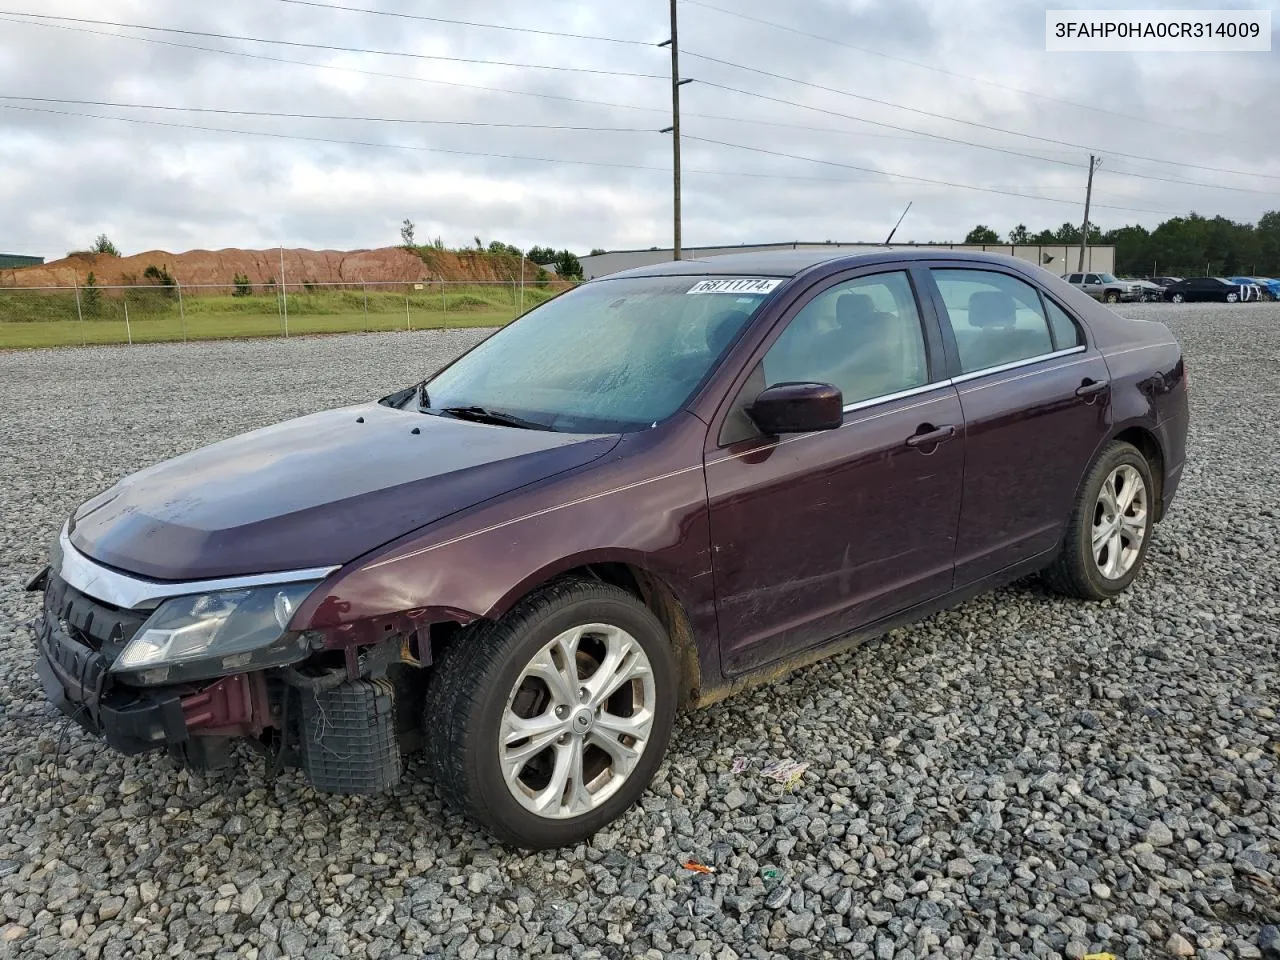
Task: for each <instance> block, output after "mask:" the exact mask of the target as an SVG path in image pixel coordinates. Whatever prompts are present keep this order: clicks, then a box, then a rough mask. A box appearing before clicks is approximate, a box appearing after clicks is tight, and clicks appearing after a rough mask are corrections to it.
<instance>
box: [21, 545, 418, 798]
mask: <svg viewBox="0 0 1280 960" xmlns="http://www.w3.org/2000/svg"><path fill="white" fill-rule="evenodd" d="M51 559H52V564H51V566H50V567H49V568H48V569H46V570H45V571H43V572H42V573H41V574H40V575H39V576H37V577H36V578H35V579H34V580H33V581H32V582H31V584H29V586H28V589H31V590H43V592H44V603H43V607H42V612H41V616H40V617H38V618H37V619H36V620H35V621H34V622H33V625H32V629H33V633H34V641H35V646H36V651H37V657H36V670H37V673H38V675H39V677H40V680H41V683H42V685H43V687H44V690H45V694H46V696H47V697H48V698H49V700H50V701H51V702H52V703H54V704H55V705H56V706H57V707H58V708H59V709H60V710H61V711H62V712H63V713H64V714H65V715H67V716H68V717H70V718H71V719H73V720H75V721H76V722H77V723H78V724H79V725H80V726H82V727H83V728H84V729H85V730H87V731H88V732H90V733H92V734H94V735H95V736H98V737H101V738H102V739H103V740H104V741H105V742H106V743H107V744H108V745H109V746H111V747H112V748H114V749H116V750H118V751H120V752H122V753H125V754H137V753H142V752H146V751H150V750H158V749H167V750H168V751H169V753H170V754H171V755H172V756H174V757H175V758H176V759H178V760H179V761H180V762H182V763H183V764H184V765H187V766H190V767H193V768H197V769H217V768H219V767H222V766H225V765H227V764H228V763H229V761H230V747H231V744H232V743H233V742H234V741H236V740H245V741H247V742H249V743H250V744H252V745H254V746H256V747H258V748H259V749H260V750H261V751H262V752H263V753H264V754H265V755H266V757H267V764H268V768H269V769H271V770H274V769H278V768H279V767H281V766H284V765H298V766H301V767H302V769H303V771H304V772H305V773H306V774H307V776H308V778H309V779H310V780H311V782H312V784H313V785H314V786H315V787H316V788H317V789H320V790H325V791H329V792H335V793H375V792H379V791H382V790H386V789H389V788H391V787H394V786H395V785H396V784H397V783H398V782H399V778H400V773H401V753H402V751H407V750H410V749H414V748H416V747H417V746H418V745H419V739H420V735H419V722H418V718H419V716H420V711H421V689H422V683H421V682H420V680H421V678H420V677H415V674H417V673H418V671H419V670H420V669H421V668H422V667H423V666H426V665H427V664H429V663H430V644H429V642H427V637H426V634H427V627H426V626H425V625H421V626H420V624H419V622H418V621H417V620H415V619H412V618H406V617H400V618H397V621H399V620H403V621H404V623H400V622H396V623H394V624H393V623H391V622H388V623H386V624H378V625H370V626H369V628H368V629H364V630H347V631H344V632H342V633H340V634H334V635H329V634H326V633H321V632H315V631H305V630H304V631H299V630H294V629H290V621H291V619H292V617H293V613H294V611H296V609H297V607H298V604H299V603H300V602H301V600H302V599H304V598H305V597H306V596H307V595H309V594H310V593H311V592H312V591H313V590H314V589H315V588H316V586H317V585H318V583H319V582H320V580H321V579H323V577H324V576H325V575H327V574H328V573H330V572H331V570H310V571H298V572H296V573H292V574H279V575H274V576H272V575H268V576H263V577H242V578H238V579H237V580H235V581H234V582H233V581H205V582H202V583H190V584H181V583H164V582H158V581H146V580H140V579H138V578H134V577H130V576H128V575H125V574H122V573H119V572H118V571H114V570H111V569H110V568H107V567H103V566H101V565H99V564H96V563H94V562H93V561H92V560H90V559H89V558H87V557H85V556H84V555H83V554H80V553H79V552H78V551H76V550H75V548H74V547H72V546H71V544H70V542H69V540H68V539H67V537H66V532H65V531H64V532H63V534H62V536H61V537H60V538H59V543H58V545H57V548H56V549H55V551H54V556H53V557H52V558H51ZM397 628H401V629H397ZM405 628H407V629H405ZM415 679H416V680H417V681H418V682H415Z"/></svg>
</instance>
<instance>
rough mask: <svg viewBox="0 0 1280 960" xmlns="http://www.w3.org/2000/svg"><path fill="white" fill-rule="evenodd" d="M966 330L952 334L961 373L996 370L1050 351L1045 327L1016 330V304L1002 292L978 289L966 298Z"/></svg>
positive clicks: (1051, 349)
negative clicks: (1003, 365)
mask: <svg viewBox="0 0 1280 960" xmlns="http://www.w3.org/2000/svg"><path fill="white" fill-rule="evenodd" d="M969 328H970V331H973V330H976V331H977V334H976V335H975V334H973V333H972V332H970V333H968V334H964V333H962V332H961V331H959V330H957V331H956V345H957V347H958V348H959V350H960V360H961V363H962V364H963V366H964V369H965V370H981V369H984V368H986V367H998V366H1000V365H1001V364H1005V363H1013V362H1014V361H1017V360H1024V359H1026V358H1028V357H1034V356H1037V355H1038V354H1042V353H1051V352H1052V351H1053V342H1052V341H1051V340H1050V339H1049V330H1048V327H1047V326H1040V327H1038V328H1027V329H1019V328H1018V305H1017V302H1016V301H1015V300H1014V299H1013V297H1012V296H1011V295H1010V294H1008V293H1005V292H1004V291H1003V290H980V291H978V292H977V293H974V294H972V295H971V296H970V297H969Z"/></svg>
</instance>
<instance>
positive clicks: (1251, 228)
mask: <svg viewBox="0 0 1280 960" xmlns="http://www.w3.org/2000/svg"><path fill="white" fill-rule="evenodd" d="M964 242H965V243H1027V244H1033V243H1038V244H1067V245H1077V244H1079V243H1080V227H1079V226H1078V225H1076V224H1072V223H1064V224H1062V226H1060V227H1058V228H1057V229H1056V230H1041V231H1040V232H1039V233H1032V232H1031V231H1030V230H1028V229H1027V227H1026V225H1025V224H1021V223H1020V224H1018V225H1017V226H1016V227H1014V228H1013V229H1012V230H1010V231H1009V233H1008V238H1007V239H1001V237H1000V235H999V234H998V233H996V231H995V230H992V229H991V228H990V227H988V226H986V225H985V224H981V223H980V224H978V225H977V226H976V227H974V228H973V229H972V230H970V231H969V233H968V235H967V236H966V237H965V238H964ZM1089 243H1091V244H1101V245H1109V246H1114V247H1115V248H1116V273H1118V274H1120V275H1121V276H1139V277H1144V276H1178V277H1200V276H1222V277H1229V276H1236V275H1245V276H1254V277H1276V276H1280V210H1269V211H1267V212H1266V213H1264V214H1263V215H1262V216H1261V217H1259V218H1258V222H1257V223H1237V222H1236V221H1234V220H1229V219H1227V218H1226V217H1223V216H1216V217H1204V216H1201V215H1200V214H1198V213H1194V212H1192V213H1189V214H1187V216H1185V217H1173V218H1172V219H1169V220H1166V221H1164V222H1163V223H1161V224H1160V225H1159V226H1157V227H1156V228H1155V229H1153V230H1148V229H1147V228H1146V227H1144V226H1141V225H1134V226H1128V225H1126V226H1123V227H1116V228H1114V229H1111V230H1103V229H1101V228H1100V227H1098V226H1096V225H1093V224H1090V226H1089ZM1050 269H1053V268H1052V267H1050Z"/></svg>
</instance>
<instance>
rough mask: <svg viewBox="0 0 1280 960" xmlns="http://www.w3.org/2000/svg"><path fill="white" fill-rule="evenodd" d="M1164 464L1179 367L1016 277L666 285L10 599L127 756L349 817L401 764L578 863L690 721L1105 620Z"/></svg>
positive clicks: (264, 449)
mask: <svg viewBox="0 0 1280 960" xmlns="http://www.w3.org/2000/svg"><path fill="white" fill-rule="evenodd" d="M1186 430H1187V391H1186V380H1185V375H1184V369H1183V361H1182V353H1181V350H1180V349H1179V347H1178V344H1177V343H1176V342H1175V340H1174V338H1173V337H1172V336H1171V335H1170V333H1169V331H1168V330H1167V329H1166V328H1165V327H1164V326H1163V325H1162V324H1160V323H1155V322H1137V321H1131V320H1126V319H1123V318H1121V317H1118V316H1116V315H1115V314H1114V313H1112V312H1111V311H1110V310H1107V309H1105V308H1103V307H1101V306H1099V305H1097V304H1095V303H1094V301H1093V300H1091V299H1090V298H1089V297H1088V296H1086V295H1085V294H1083V293H1081V292H1080V291H1078V290H1075V289H1073V288H1072V287H1071V286H1070V285H1068V284H1067V283H1064V282H1063V281H1062V280H1060V279H1058V278H1056V277H1054V276H1051V275H1050V274H1048V273H1046V272H1045V271H1043V270H1041V269H1039V268H1037V267H1034V266H1031V265H1029V264H1026V263H1023V262H1021V261H1018V260H1013V259H1010V258H1005V257H998V256H994V255H982V254H967V253H950V254H942V253H938V252H934V251H917V252H904V251H886V252H883V253H875V254H863V255H859V256H852V257H851V256H847V255H839V254H836V253H834V252H823V253H774V254H766V255H740V256H730V257H719V258H714V259H707V260H694V261H684V262H679V263H671V264H665V265H661V266H655V267H648V268H644V269H641V270H636V271H631V272H629V273H624V274H621V275H618V276H613V277H608V278H605V279H601V280H596V281H593V282H591V283H588V284H585V285H583V286H581V287H579V288H577V289H575V290H573V291H572V292H570V293H566V294H564V295H563V296H561V297H559V298H557V299H555V300H552V301H551V302H549V303H547V304H545V305H543V306H541V307H539V308H538V309H536V310H534V311H533V312H531V313H530V314H529V315H527V316H525V317H523V318H521V319H520V320H519V321H517V322H516V323H514V324H512V325H511V326H509V327H507V328H505V329H503V330H501V331H500V332H498V333H496V334H494V335H493V336H492V337H490V338H489V339H487V340H485V341H484V342H483V343H481V344H480V345H479V346H477V347H475V348H474V349H472V350H471V351H470V352H469V353H467V354H465V355H463V356H462V357H460V358H459V359H457V360H456V361H454V362H453V363H452V364H450V365H449V366H447V367H446V368H445V369H443V370H441V371H439V372H437V373H435V374H433V375H432V376H430V377H428V378H427V379H425V380H423V381H422V382H421V383H419V384H417V385H414V386H412V387H408V388H406V389H403V390H400V391H398V392H396V393H393V394H391V395H390V396H388V397H385V398H383V399H382V400H381V401H379V402H376V403H375V402H370V403H366V404H360V405H357V406H353V407H347V408H344V409H338V410H329V411H326V412H322V413H316V414H313V415H311V416H306V417H302V418H300V419H297V420H292V421H289V422H287V423H282V424H279V425H277V426H274V427H269V428H267V429H264V430H258V431H255V432H253V433H249V434H245V435H244V436H240V437H235V438H233V439H230V440H226V441H223V442H222V443H218V444H214V445H213V446H210V447H206V448H204V449H201V450H197V451H195V452H193V453H188V454H186V455H184V456H181V457H178V458H177V459H175V460H171V461H169V462H167V463H162V464H159V465H157V466H154V467H151V468H150V469H147V470H143V471H141V472H140V473H136V474H134V475H132V476H129V477H126V478H124V479H122V480H121V481H119V482H118V483H116V484H115V485H114V486H112V487H111V488H110V489H108V490H105V491H103V492H102V493H101V494H99V495H98V496H95V497H94V498H92V499H91V500H89V501H88V502H87V503H85V504H84V505H83V506H81V507H80V508H79V509H77V510H76V511H75V513H74V515H73V516H71V517H70V518H69V519H68V520H67V523H66V525H65V526H64V528H63V529H62V531H61V533H60V534H59V536H58V538H57V541H56V542H55V544H54V547H53V551H52V556H51V558H50V563H49V567H48V568H47V569H46V570H45V571H43V572H42V573H40V574H39V576H37V577H36V578H35V580H34V581H33V583H32V587H33V588H34V589H42V590H43V591H44V607H43V616H42V617H41V618H40V620H39V623H38V625H37V629H36V639H37V645H38V660H37V666H38V670H39V674H40V676H41V678H42V680H43V683H44V687H45V690H46V691H47V694H48V696H49V698H50V699H51V700H53V701H54V702H55V703H57V704H58V705H59V706H60V707H61V708H62V709H63V710H64V711H65V712H66V713H67V714H69V715H70V716H72V717H74V718H75V719H76V720H78V721H79V722H80V723H81V724H82V725H83V726H84V727H85V728H86V729H88V730H89V731H91V732H93V733H94V734H97V735H99V736H101V737H103V738H104V739H105V740H106V742H107V743H109V744H110V745H111V746H113V747H115V748H116V749H118V750H122V751H125V752H127V753H136V752H140V751H145V750H153V749H160V748H168V749H169V750H170V751H171V752H172V753H174V754H175V755H176V756H178V757H180V758H182V759H184V760H185V761H186V762H189V763H192V764H200V765H214V764H218V763H220V762H225V760H226V757H227V745H228V744H229V743H230V742H231V740H232V739H233V738H245V739H247V740H248V741H249V742H251V743H252V744H254V745H256V746H257V747H259V748H260V749H261V750H263V751H264V752H265V753H266V754H267V755H268V758H269V760H270V762H271V763H272V764H278V763H285V762H293V763H297V764H300V765H301V767H302V768H303V770H304V771H305V772H306V774H307V776H308V777H309V778H310V779H311V781H312V783H313V784H315V786H317V787H318V788H321V789H324V790H333V791H341V792H368V791H374V790H382V789H387V788H391V787H393V786H394V785H395V784H396V783H397V781H398V780H399V778H400V776H401V771H402V766H401V755H402V753H404V752H405V751H408V750H411V749H415V748H418V747H422V748H425V750H426V753H427V758H428V761H429V762H428V767H429V769H430V770H431V772H432V775H433V776H434V778H435V779H436V781H437V782H438V784H439V786H440V787H441V789H442V790H443V792H444V793H445V795H446V796H447V797H448V798H450V799H451V800H452V801H453V802H454V803H455V804H456V805H458V806H459V807H461V808H462V809H464V810H466V811H468V812H469V813H471V814H472V815H473V816H474V817H476V818H477V819H478V820H480V821H481V822H483V823H484V824H486V825H487V826H488V827H489V828H490V829H491V830H492V831H493V832H494V833H495V834H496V835H497V836H498V837H500V838H501V839H503V840H505V841H508V842H511V843H514V844H519V845H523V846H529V847H546V846H555V845H561V844H567V843H573V842H576V841H578V840H580V839H582V838H583V837H586V836H588V835H590V834H591V833H592V832H593V831H595V830H597V829H598V828H600V827H601V826H602V825H604V824H605V823H608V822H609V821H610V820H612V819H613V818H615V817H617V816H618V815H619V814H620V813H621V812H622V811H623V810H625V809H626V808H627V807H628V806H629V805H630V804H632V803H634V802H635V801H636V799H637V798H638V797H639V796H640V794H641V793H642V792H643V791H644V789H645V787H646V785H647V784H648V783H649V780H650V779H651V778H652V776H653V774H654V772H655V770H656V769H657V767H658V764H659V763H660V762H661V760H662V757H663V754H664V752H665V750H666V749H667V742H668V739H669V737H670V735H671V730H672V724H673V720H674V717H675V714H676V711H677V709H679V708H683V707H692V706H698V705H705V704H710V703H713V702H715V701H716V700H718V699H719V698H721V697H724V696H726V695H727V694H729V693H731V692H733V691H735V690H738V689H741V688H742V687H744V686H746V685H748V684H751V683H754V682H759V681H761V680H764V679H768V678H771V677H776V676H778V675H779V674H781V673H782V672H783V671H784V670H785V669H787V668H789V667H792V666H795V665H797V664H802V663H806V662H811V661H813V660H815V659H816V658H818V657H821V656H824V655H826V654H829V653H831V652H834V651H837V650H840V649H843V648H845V647H847V646H848V645H850V644H853V643H856V642H858V641H860V640H862V639H865V638H867V637H869V636H873V635H876V634H880V633H883V632H885V631H887V630H889V629H891V628H892V627H894V626H896V625H899V624H902V623H906V622H908V621H911V620H915V619H917V618H919V617H921V616H924V615H926V614H928V613H930V612H931V611H934V610H937V609H939V608H942V607H946V606H949V605H951V604H955V603H958V602H960V601H962V600H964V599H965V598H968V597H972V596H974V595H975V594H978V593H980V592H982V591H986V590H990V589H991V588H993V587H996V586H999V585H1000V584H1004V583H1007V582H1009V581H1011V580H1013V579H1015V578H1018V577H1022V576H1025V575H1027V574H1031V573H1036V572H1042V573H1043V574H1044V576H1045V577H1046V578H1047V580H1048V582H1049V583H1050V584H1052V585H1053V586H1054V587H1055V588H1056V589H1058V590H1060V591H1062V592H1064V593H1066V594H1068V595H1071V596H1076V597H1082V598H1085V599H1105V598H1109V597H1114V596H1115V595H1116V594H1118V593H1119V592H1121V591H1122V590H1124V589H1125V588H1126V587H1128V586H1129V584H1130V583H1131V582H1132V581H1133V579H1134V577H1135V576H1137V574H1138V572H1139V570H1140V569H1141V568H1142V563H1143V558H1144V556H1145V554H1146V551H1147V548H1148V546H1149V544H1150V541H1151V536H1152V531H1153V524H1154V523H1155V522H1156V521H1158V520H1160V519H1161V518H1162V517H1163V516H1164V514H1165V512H1166V511H1167V510H1168V508H1169V504H1170V501H1171V500H1172V499H1173V496H1174V493H1175V491H1176V490H1177V487H1178V480H1179V477H1180V476H1181V473H1182V468H1183V444H1184V439H1185V435H1186Z"/></svg>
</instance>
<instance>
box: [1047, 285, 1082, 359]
mask: <svg viewBox="0 0 1280 960" xmlns="http://www.w3.org/2000/svg"><path fill="white" fill-rule="evenodd" d="M1044 306H1045V311H1046V312H1047V313H1048V314H1049V332H1050V333H1051V334H1052V335H1053V348H1054V349H1055V350H1070V349H1071V348H1072V347H1078V346H1080V345H1081V344H1082V343H1084V337H1083V336H1081V334H1080V328H1079V327H1077V326H1076V322H1075V321H1074V320H1072V319H1071V318H1070V317H1069V316H1067V312H1066V311H1065V310H1063V309H1062V308H1061V307H1060V306H1058V305H1057V304H1056V303H1054V302H1053V301H1052V300H1050V299H1049V298H1048V297H1045V298H1044Z"/></svg>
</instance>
